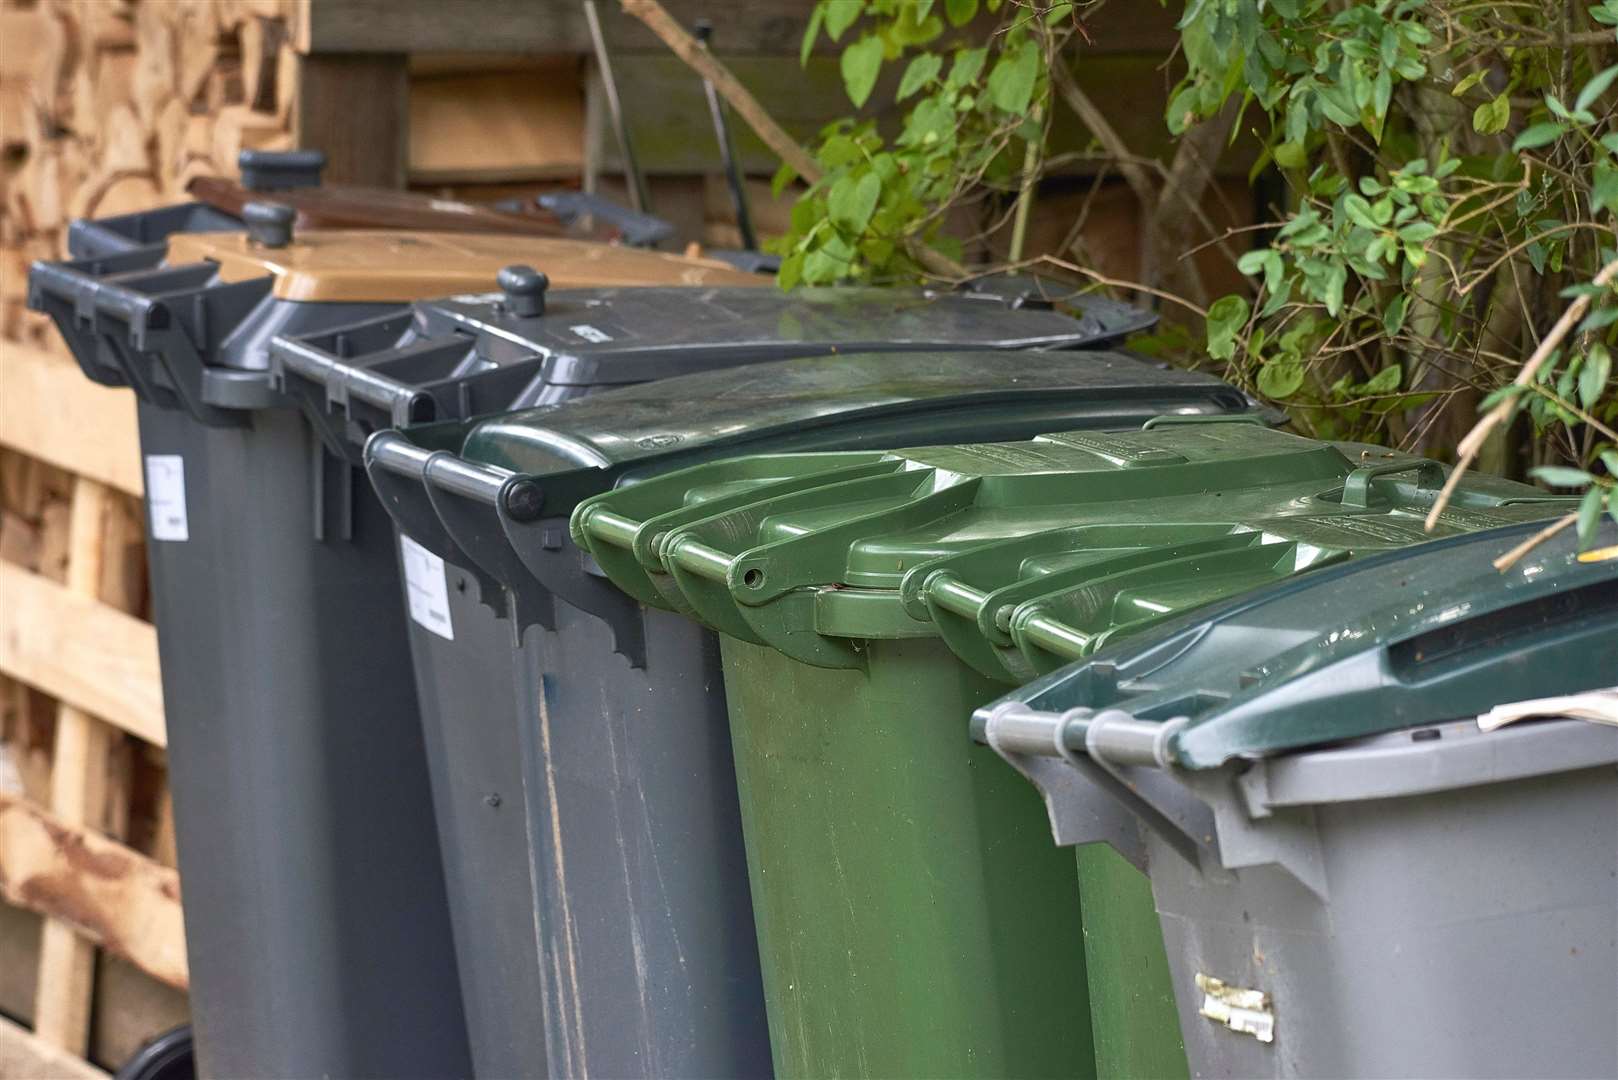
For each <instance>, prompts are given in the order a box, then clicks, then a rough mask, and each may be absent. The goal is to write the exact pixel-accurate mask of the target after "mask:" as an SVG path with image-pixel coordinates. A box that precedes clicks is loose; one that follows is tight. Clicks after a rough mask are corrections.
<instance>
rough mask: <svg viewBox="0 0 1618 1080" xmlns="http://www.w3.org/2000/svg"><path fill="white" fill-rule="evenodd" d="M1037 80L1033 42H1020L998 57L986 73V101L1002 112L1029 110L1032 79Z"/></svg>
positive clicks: (1037, 52)
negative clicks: (987, 76) (987, 78)
mask: <svg viewBox="0 0 1618 1080" xmlns="http://www.w3.org/2000/svg"><path fill="white" fill-rule="evenodd" d="M1038 77H1039V50H1038V49H1037V48H1035V46H1034V43H1033V42H1032V41H1026V40H1025V41H1023V42H1022V43H1020V44H1019V45H1017V46H1016V48H1015V50H1014V51H1012V52H1009V53H1006V54H1005V55H1003V56H1001V57H1000V59H999V60H998V61H996V62H995V65H994V70H992V71H990V72H989V85H988V92H989V101H991V102H992V103H993V104H994V105H995V107H996V108H998V109H1000V110H1001V111H1002V112H1008V113H1012V114H1014V115H1015V114H1020V113H1024V112H1027V111H1028V106H1029V103H1030V102H1032V101H1033V99H1034V80H1035V79H1036V78H1038Z"/></svg>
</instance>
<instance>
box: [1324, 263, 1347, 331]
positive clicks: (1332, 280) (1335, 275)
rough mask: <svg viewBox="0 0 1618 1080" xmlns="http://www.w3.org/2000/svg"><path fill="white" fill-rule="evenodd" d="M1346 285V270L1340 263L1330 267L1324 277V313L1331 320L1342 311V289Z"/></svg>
mask: <svg viewBox="0 0 1618 1080" xmlns="http://www.w3.org/2000/svg"><path fill="white" fill-rule="evenodd" d="M1347 285H1348V270H1347V268H1346V267H1344V266H1343V264H1342V263H1337V264H1335V265H1334V266H1332V268H1331V270H1330V271H1328V273H1327V275H1326V297H1325V299H1326V313H1327V314H1328V315H1331V316H1332V317H1333V318H1335V317H1336V316H1337V314H1338V313H1339V312H1341V311H1342V310H1343V289H1344V288H1345V287H1346V286H1347Z"/></svg>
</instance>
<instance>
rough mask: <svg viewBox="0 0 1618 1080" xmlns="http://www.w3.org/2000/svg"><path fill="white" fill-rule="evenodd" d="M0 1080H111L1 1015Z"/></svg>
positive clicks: (84, 1062)
mask: <svg viewBox="0 0 1618 1080" xmlns="http://www.w3.org/2000/svg"><path fill="white" fill-rule="evenodd" d="M0 1080H108V1078H107V1074H106V1073H104V1072H102V1071H101V1070H100V1069H98V1068H96V1067H95V1066H94V1065H91V1064H90V1063H89V1062H88V1061H85V1060H84V1059H82V1058H78V1057H75V1056H73V1055H72V1054H69V1053H67V1052H66V1051H64V1050H58V1049H57V1048H56V1047H54V1046H51V1045H50V1044H49V1043H47V1042H46V1041H45V1040H43V1039H41V1038H40V1037H39V1036H37V1035H35V1034H34V1033H33V1032H31V1031H29V1030H28V1029H27V1028H25V1027H23V1026H22V1025H21V1024H14V1023H12V1022H11V1021H10V1020H7V1019H6V1018H5V1017H3V1016H0Z"/></svg>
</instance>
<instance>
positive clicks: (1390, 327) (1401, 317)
mask: <svg viewBox="0 0 1618 1080" xmlns="http://www.w3.org/2000/svg"><path fill="white" fill-rule="evenodd" d="M1409 310H1410V294H1409V293H1400V294H1399V295H1398V296H1396V297H1394V298H1393V303H1391V304H1389V305H1388V310H1386V311H1384V312H1383V313H1382V330H1383V332H1384V333H1386V334H1387V335H1388V337H1396V336H1397V335H1398V333H1399V331H1400V330H1401V329H1403V328H1404V324H1405V313H1406V312H1408V311H1409Z"/></svg>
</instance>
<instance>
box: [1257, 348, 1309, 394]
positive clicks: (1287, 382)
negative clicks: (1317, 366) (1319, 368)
mask: <svg viewBox="0 0 1618 1080" xmlns="http://www.w3.org/2000/svg"><path fill="white" fill-rule="evenodd" d="M1302 387H1303V361H1302V360H1301V359H1300V358H1299V357H1298V354H1297V353H1290V352H1284V353H1281V354H1279V355H1278V356H1274V357H1272V358H1271V359H1269V360H1268V361H1266V362H1265V364H1264V366H1263V367H1261V368H1259V369H1258V392H1259V393H1261V394H1263V395H1264V396H1265V397H1267V398H1269V399H1270V400H1272V401H1282V400H1285V399H1286V398H1289V397H1291V396H1292V395H1293V394H1296V393H1297V392H1298V391H1299V389H1301V388H1302Z"/></svg>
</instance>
